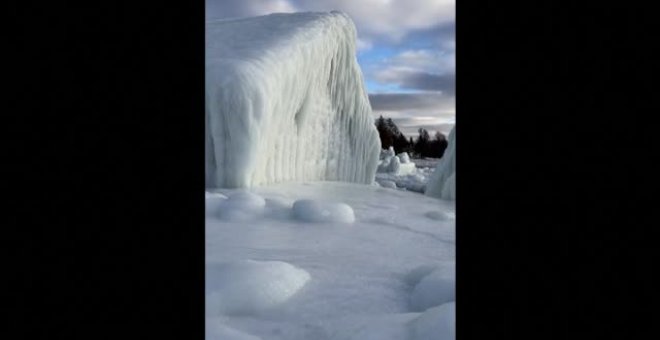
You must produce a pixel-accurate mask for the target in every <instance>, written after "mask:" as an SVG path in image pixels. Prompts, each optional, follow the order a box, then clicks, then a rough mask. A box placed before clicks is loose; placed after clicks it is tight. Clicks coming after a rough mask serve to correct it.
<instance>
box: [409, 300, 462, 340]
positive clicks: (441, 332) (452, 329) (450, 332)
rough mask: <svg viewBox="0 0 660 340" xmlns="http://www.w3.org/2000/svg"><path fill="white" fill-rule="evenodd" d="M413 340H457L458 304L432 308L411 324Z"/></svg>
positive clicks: (449, 303) (450, 303)
mask: <svg viewBox="0 0 660 340" xmlns="http://www.w3.org/2000/svg"><path fill="white" fill-rule="evenodd" d="M409 325H410V331H411V332H410V333H411V338H412V340H454V339H456V303H455V302H448V303H445V304H443V305H441V306H438V307H434V308H431V309H429V310H427V311H426V312H424V313H422V315H420V316H419V317H418V318H417V319H414V320H412V321H411V322H410V324H409Z"/></svg>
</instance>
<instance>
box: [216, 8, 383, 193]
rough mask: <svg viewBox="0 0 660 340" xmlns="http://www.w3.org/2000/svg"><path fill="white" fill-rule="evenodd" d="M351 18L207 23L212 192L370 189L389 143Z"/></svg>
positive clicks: (315, 15)
mask: <svg viewBox="0 0 660 340" xmlns="http://www.w3.org/2000/svg"><path fill="white" fill-rule="evenodd" d="M355 55H356V29H355V25H354V24H353V22H352V21H351V19H350V18H349V17H348V16H347V15H346V14H344V13H341V12H337V11H333V12H330V13H292V14H281V13H279V14H270V15H266V16H260V17H253V18H242V19H229V20H218V21H211V22H207V24H206V187H227V188H233V187H252V186H259V185H264V184H270V183H276V182H285V181H309V180H336V181H348V182H358V183H365V184H370V183H371V182H372V181H373V179H374V174H375V171H376V167H377V162H378V150H379V149H380V139H379V137H378V133H377V131H376V128H375V126H374V124H373V118H372V117H371V107H370V105H369V99H368V97H367V93H366V91H365V88H364V83H363V79H362V74H361V71H360V68H359V66H358V64H357V60H356V56H355Z"/></svg>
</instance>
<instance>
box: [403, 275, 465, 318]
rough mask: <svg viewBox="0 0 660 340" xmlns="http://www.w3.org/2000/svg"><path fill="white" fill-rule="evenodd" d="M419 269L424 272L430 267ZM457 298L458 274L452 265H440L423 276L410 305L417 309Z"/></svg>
mask: <svg viewBox="0 0 660 340" xmlns="http://www.w3.org/2000/svg"><path fill="white" fill-rule="evenodd" d="M423 268H424V269H419V272H418V274H423V273H424V271H425V270H426V269H428V267H423ZM454 300H456V274H455V267H454V266H452V265H448V266H439V267H437V268H435V269H434V270H433V271H431V272H430V273H429V274H428V275H425V276H422V278H421V280H420V281H419V283H417V284H416V285H415V288H414V289H413V292H412V295H411V296H410V306H411V308H413V310H415V311H424V310H426V309H428V308H430V307H434V306H438V305H441V304H443V303H446V302H450V301H454Z"/></svg>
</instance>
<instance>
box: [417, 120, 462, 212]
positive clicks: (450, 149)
mask: <svg viewBox="0 0 660 340" xmlns="http://www.w3.org/2000/svg"><path fill="white" fill-rule="evenodd" d="M424 194H426V195H427V196H432V197H437V198H441V199H446V200H455V199H456V127H455V126H454V128H452V129H451V132H450V133H449V140H448V145H447V149H446V150H445V153H444V154H443V155H442V158H441V159H440V161H439V162H438V165H437V166H436V168H435V171H434V172H433V175H431V178H430V179H429V183H428V184H427V185H426V191H425V192H424Z"/></svg>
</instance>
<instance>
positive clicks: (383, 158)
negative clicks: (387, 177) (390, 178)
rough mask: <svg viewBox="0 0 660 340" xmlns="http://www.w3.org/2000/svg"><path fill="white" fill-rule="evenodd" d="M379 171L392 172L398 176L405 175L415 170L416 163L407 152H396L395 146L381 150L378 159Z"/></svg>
mask: <svg viewBox="0 0 660 340" xmlns="http://www.w3.org/2000/svg"><path fill="white" fill-rule="evenodd" d="M378 172H381V173H390V174H392V175H396V176H405V175H409V174H412V173H414V172H415V163H413V162H411V161H410V157H409V156H408V153H407V152H402V153H400V154H398V155H395V154H394V148H393V147H391V146H390V148H389V149H388V150H381V152H380V159H379V160H378Z"/></svg>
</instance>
